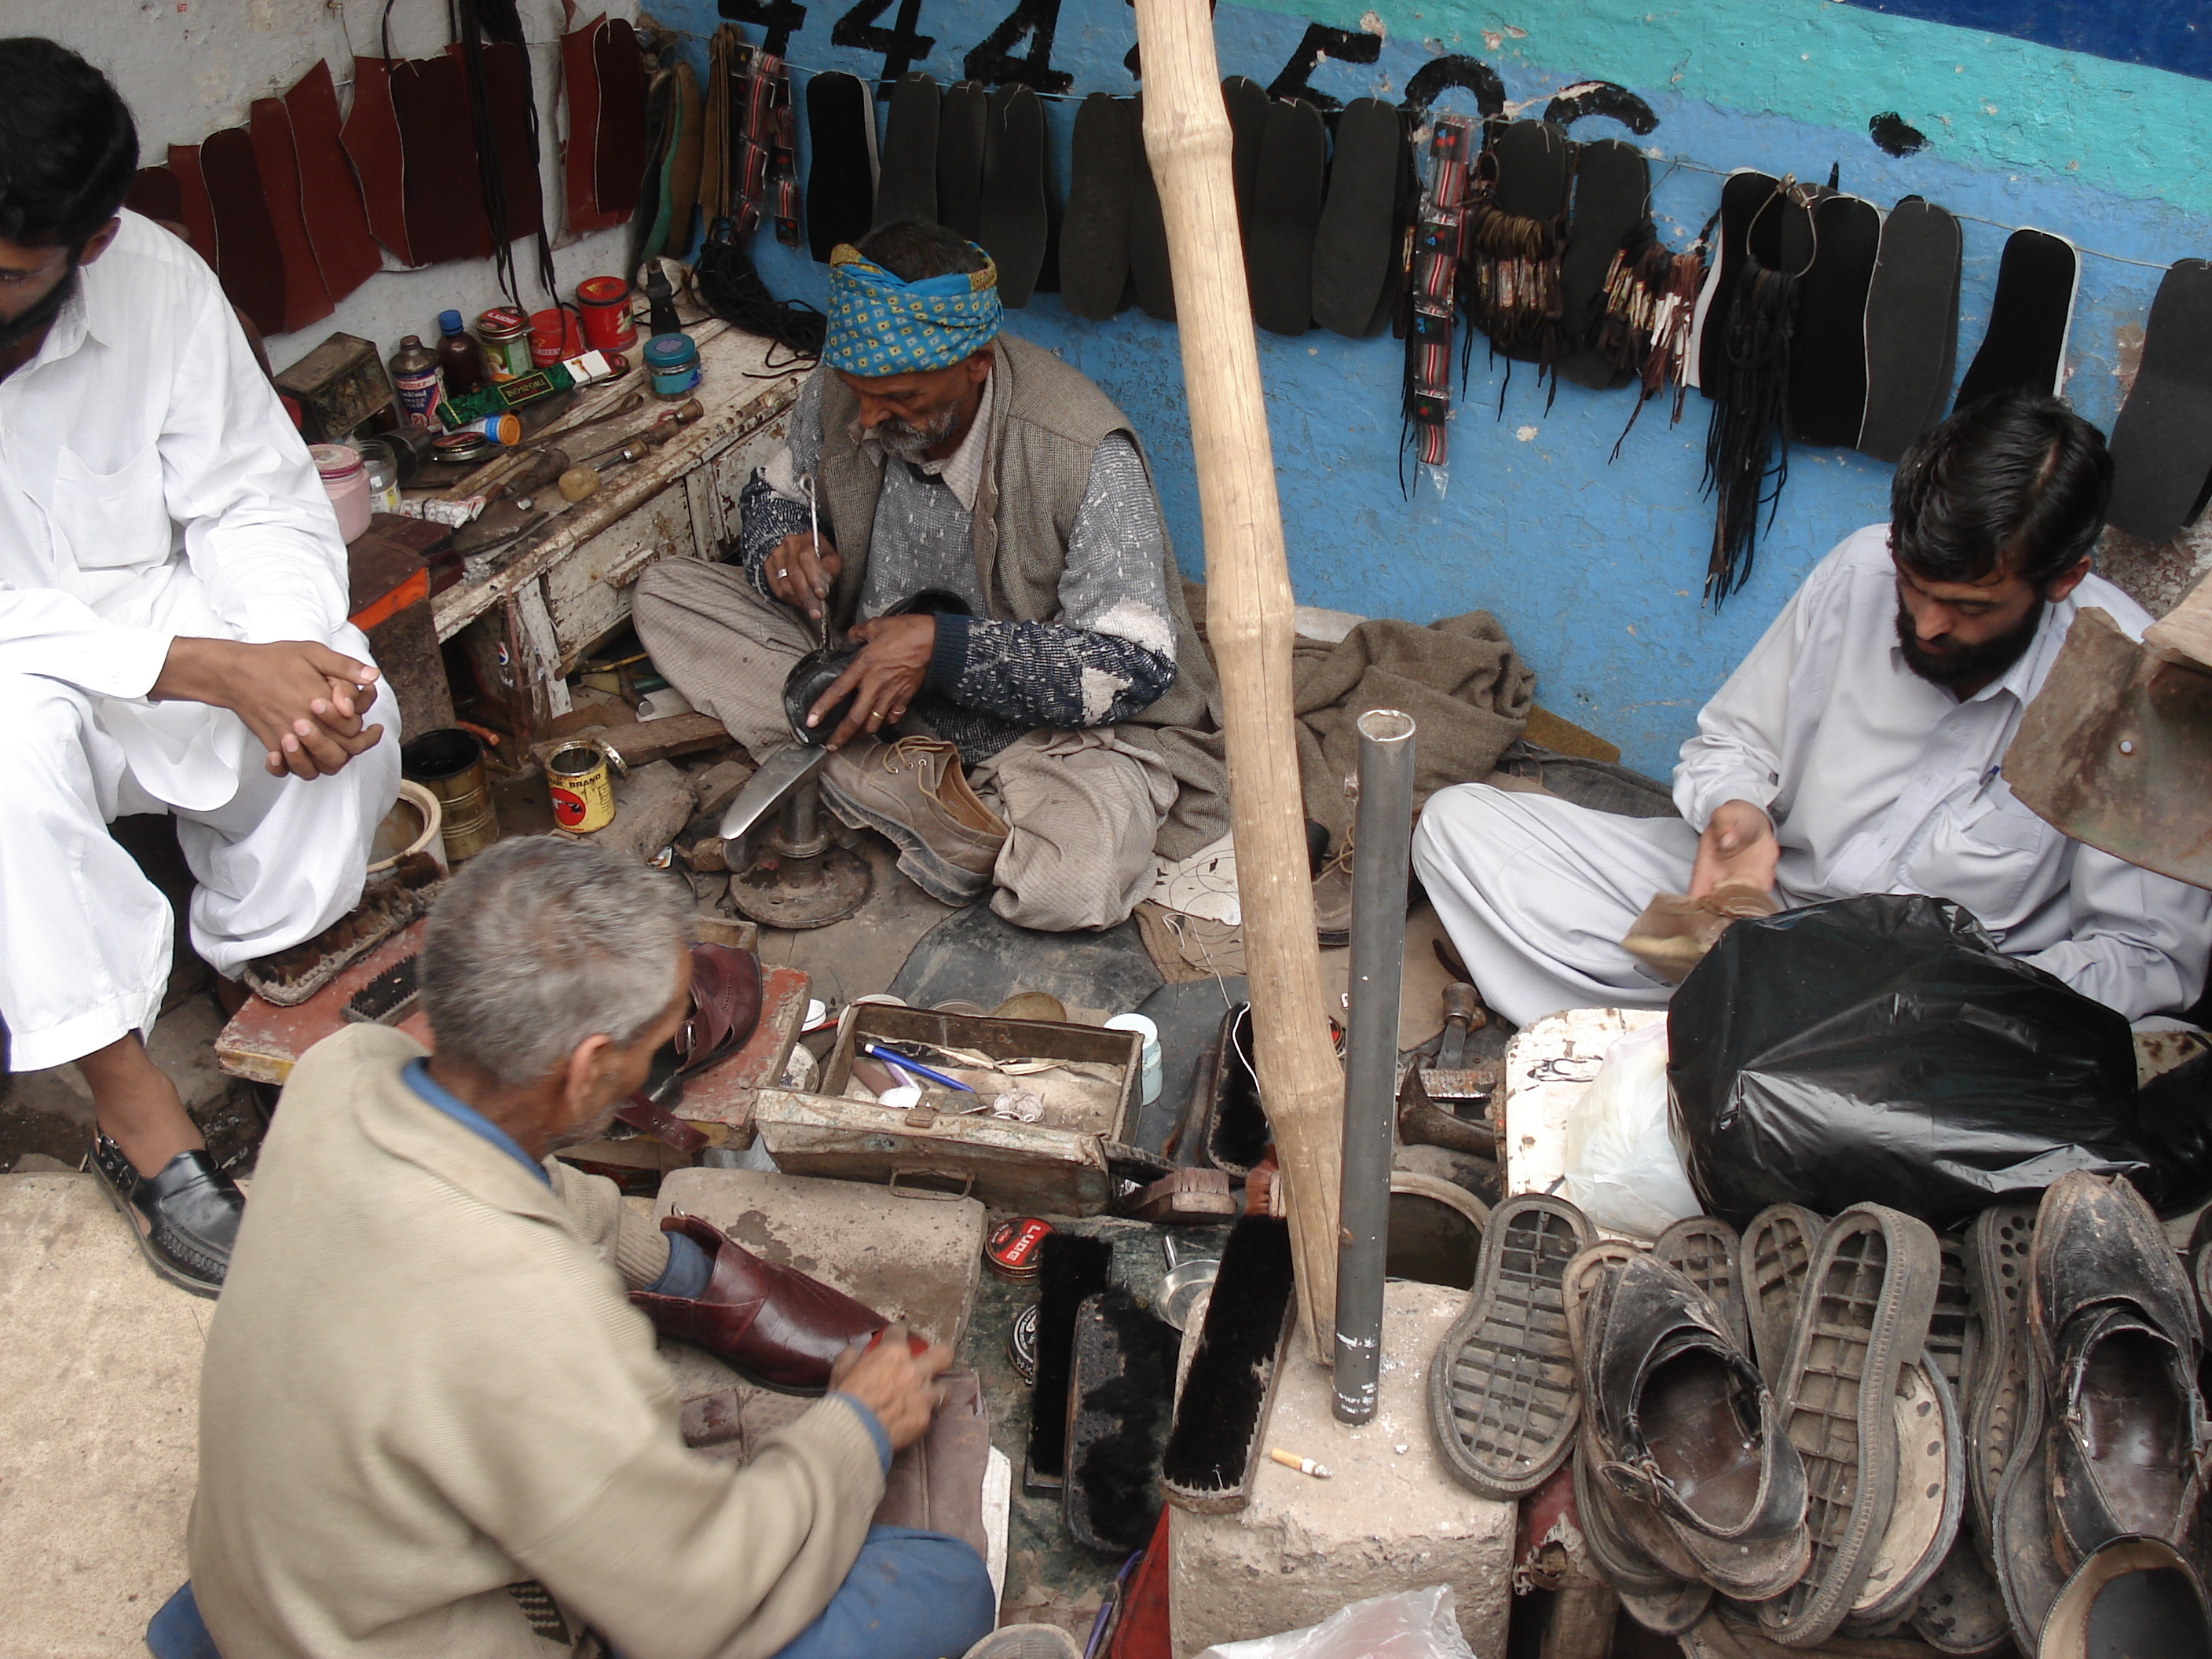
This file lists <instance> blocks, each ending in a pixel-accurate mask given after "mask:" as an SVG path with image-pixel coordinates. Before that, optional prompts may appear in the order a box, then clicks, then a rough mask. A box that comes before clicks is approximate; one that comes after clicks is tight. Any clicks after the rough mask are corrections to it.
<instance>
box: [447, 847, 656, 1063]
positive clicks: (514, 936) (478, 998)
mask: <svg viewBox="0 0 2212 1659" xmlns="http://www.w3.org/2000/svg"><path fill="white" fill-rule="evenodd" d="M689 934H690V917H689V915H688V910H687V907H686V906H685V905H684V903H683V902H681V900H680V899H679V898H678V894H677V891H676V890H675V888H674V886H673V884H671V882H670V881H669V880H668V878H666V877H665V876H663V875H661V874H660V873H659V872H656V871H653V870H650V869H647V867H645V866H643V865H636V864H623V863H618V862H617V861H616V860H614V859H612V858H611V857H609V856H608V855H607V854H605V853H603V852H601V851H600V850H599V848H596V847H592V846H587V845H586V844H584V843H583V842H571V841H562V840H561V839H560V838H558V837H557V836H527V837H525V838H523V839H520V840H517V841H508V842H501V843H500V844H499V845H498V846H496V847H494V848H490V849H489V850H488V851H486V852H484V853H483V854H480V855H479V856H478V857H477V859H476V860H474V861H473V862H472V863H471V864H470V865H469V866H468V867H467V868H466V869H465V870H464V871H463V872H461V873H460V874H459V875H458V876H456V877H454V878H453V880H452V881H451V882H450V883H449V884H447V888H446V890H445V892H444V893H442V894H441V895H440V896H439V899H438V902H437V904H436V906H435V908H433V909H432V910H431V912H430V925H429V927H428V930H427V931H426V933H425V937H424V939H423V943H422V961H421V962H420V963H419V964H417V965H418V968H419V977H420V979H421V981H422V1005H423V1010H424V1012H426V1013H427V1014H428V1016H429V1020H430V1032H431V1035H432V1036H434V1037H435V1038H436V1040H437V1045H438V1051H439V1052H440V1053H441V1054H450V1055H453V1057H455V1058H456V1059H458V1060H461V1061H462V1062H463V1063H464V1064H465V1065H469V1066H476V1067H477V1068H480V1069H481V1070H483V1071H485V1072H488V1073H490V1074H491V1075H492V1076H494V1077H495V1078H497V1079H499V1080H500V1081H501V1083H504V1084H506V1085H508V1086H509V1087H512V1088H528V1087H530V1086H532V1085H535V1084H538V1083H542V1082H544V1080H545V1079H547V1078H548V1077H550V1076H551V1075H552V1074H553V1073H554V1072H555V1071H556V1069H557V1068H558V1067H559V1066H561V1065H562V1063H563V1062H564V1061H566V1060H567V1059H568V1056H569V1055H570V1054H573V1053H574V1051H575V1048H576V1046H577V1045H578V1044H579V1043H580V1042H584V1041H585V1039H586V1038H587V1037H592V1036H600V1035H605V1036H606V1037H608V1038H609V1039H610V1040H611V1041H612V1042H614V1043H616V1044H617V1046H619V1047H624V1048H627V1047H628V1046H629V1044H631V1043H634V1042H636V1041H637V1040H638V1039H639V1038H640V1037H641V1036H644V1034H645V1033H646V1032H647V1031H648V1030H651V1029H652V1027H653V1022H654V1021H655V1020H657V1019H659V1018H660V1017H661V1016H662V1015H663V1014H664V1013H665V1012H667V1011H668V1005H669V1003H670V1001H671V999H672V998H673V997H674V996H675V994H676V982H675V976H674V967H673V963H674V961H675V957H676V953H677V951H678V948H679V947H681V946H682V945H684V941H685V939H687V938H688V937H689Z"/></svg>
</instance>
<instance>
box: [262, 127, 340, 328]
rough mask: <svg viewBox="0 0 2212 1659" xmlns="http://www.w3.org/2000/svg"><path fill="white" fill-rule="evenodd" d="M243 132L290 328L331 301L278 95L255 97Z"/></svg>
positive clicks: (322, 313) (318, 314) (324, 311)
mask: <svg viewBox="0 0 2212 1659" xmlns="http://www.w3.org/2000/svg"><path fill="white" fill-rule="evenodd" d="M246 133H247V136H248V137H251V138H252V141H253V161H254V165H255V167H257V168H258V170H259V172H260V173H261V199H262V202H263V203H264V204H265V205H266V206H267V208H268V210H269V226H270V229H271V230H273V231H275V232H276V246H277V247H278V248H279V249H280V250H282V252H283V258H284V331H285V332H286V333H288V334H289V333H290V332H291V331H293V330H294V329H295V328H305V327H306V326H307V325H308V324H309V323H312V322H315V321H317V320H319V319H322V318H325V317H327V316H329V315H330V314H331V311H332V310H334V309H335V307H333V306H332V304H331V294H330V290H329V289H327V288H325V286H324V285H323V272H322V268H321V266H319V264H316V263H315V251H314V248H313V246H312V245H311V244H310V243H309V242H308V240H307V213H306V210H305V209H304V208H303V207H302V206H301V198H300V156H299V153H298V151H296V150H295V149H293V147H292V117H291V115H290V113H289V112H288V111H287V110H286V109H285V107H284V104H283V100H281V99H276V98H257V99H255V100H253V102H252V106H250V107H249V108H248V109H247V111H246Z"/></svg>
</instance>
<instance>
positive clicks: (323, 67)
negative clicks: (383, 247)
mask: <svg viewBox="0 0 2212 1659" xmlns="http://www.w3.org/2000/svg"><path fill="white" fill-rule="evenodd" d="M284 107H285V109H286V111H287V112H289V114H290V115H291V118H292V148H293V150H294V152H295V154H296V155H298V156H299V158H300V206H301V211H302V212H303V213H304V214H305V215H306V216H307V243H308V246H311V247H313V249H314V251H315V264H317V265H318V266H319V268H320V269H321V270H322V273H323V286H324V287H325V289H328V290H329V292H330V296H331V300H332V301H338V300H343V299H344V298H345V296H346V295H349V294H350V293H352V292H353V291H354V289H357V288H359V287H360V286H361V285H362V283H365V282H367V281H368V279H369V278H370V277H372V276H374V275H376V273H377V272H378V271H380V270H383V269H384V256H383V255H382V254H381V253H380V252H378V251H377V246H376V237H375V234H374V233H373V232H372V231H371V230H370V229H369V228H368V209H367V208H366V207H365V206H364V205H363V204H362V194H361V183H360V181H359V180H358V179H356V178H355V177H354V172H353V163H352V162H351V161H349V160H348V159H347V157H346V149H345V145H344V143H343V142H342V141H341V139H340V137H339V132H340V124H339V120H338V94H337V88H336V87H335V86H334V85H332V84H331V66H330V65H329V64H327V63H325V62H324V61H323V60H322V59H321V58H317V59H316V60H315V66H314V67H313V69H311V70H308V71H307V74H305V75H303V76H301V77H300V82H299V84H298V85H297V86H295V87H294V88H292V89H291V91H289V92H288V93H286V94H284Z"/></svg>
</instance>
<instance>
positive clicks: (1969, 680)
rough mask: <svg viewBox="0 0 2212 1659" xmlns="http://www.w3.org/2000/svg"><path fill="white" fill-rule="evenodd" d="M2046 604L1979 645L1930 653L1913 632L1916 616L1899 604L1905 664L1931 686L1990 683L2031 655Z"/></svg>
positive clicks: (1899, 634) (1899, 631)
mask: <svg viewBox="0 0 2212 1659" xmlns="http://www.w3.org/2000/svg"><path fill="white" fill-rule="evenodd" d="M2043 607H2044V601H2043V600H2041V599H2038V600H2036V602H2035V604H2034V605H2033V606H2031V607H2030V608H2029V610H2028V613H2027V615H2026V616H2025V617H2021V619H2020V621H2019V623H2017V624H2015V626H2014V627H2012V628H2011V629H2008V630H2007V631H2006V632H2004V633H2002V634H1999V635H1996V637H1995V638H1993V639H1986V640H1984V641H1982V642H1981V643H1980V644H1979V645H1966V646H1954V647H1951V649H1949V650H1948V651H1930V650H1929V648H1928V647H1926V646H1924V645H1923V644H1921V643H1920V640H1919V637H1918V635H1916V634H1914V632H1913V631H1912V617H1911V614H1910V613H1909V612H1907V611H1906V610H1905V601H1904V600H1903V599H1899V601H1898V602H1897V644H1898V648H1899V650H1901V651H1903V652H1904V653H1905V666H1906V667H1907V668H1910V669H1911V671H1913V672H1914V673H1916V674H1917V675H1919V676H1920V678H1922V679H1923V680H1926V681H1927V682H1928V683H1929V684H1930V685H1940V686H1942V688H1943V689H1944V690H1947V691H1948V690H1956V689H1957V688H1958V687H1960V686H1961V685H1973V684H1984V685H1985V684H1988V683H1989V682H1990V681H1991V680H1993V679H1995V678H1997V676H1998V675H2000V674H2002V673H2003V672H2004V671H2005V670H2007V669H2008V668H2010V667H2011V666H2012V665H2014V664H2015V663H2016V662H2018V661H2019V660H2020V659H2021V658H2022V657H2024V656H2026V655H2027V647H2029V646H2031V645H2033V644H2034V643H2035V630H2036V629H2039V628H2040V627H2041V626H2043Z"/></svg>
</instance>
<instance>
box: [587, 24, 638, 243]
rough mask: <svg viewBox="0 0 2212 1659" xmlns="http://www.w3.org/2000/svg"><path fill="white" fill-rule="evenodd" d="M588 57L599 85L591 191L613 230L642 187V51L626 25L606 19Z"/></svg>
mask: <svg viewBox="0 0 2212 1659" xmlns="http://www.w3.org/2000/svg"><path fill="white" fill-rule="evenodd" d="M592 58H593V61H594V62H595V63H596V64H598V66H599V142H598V144H597V146H596V148H595V149H594V152H593V155H592V194H593V197H594V198H595V199H596V200H597V201H598V203H599V219H600V222H602V223H603V224H608V225H618V224H620V223H622V222H623V221H624V220H626V219H628V218H629V216H630V215H631V214H632V213H634V212H635V210H636V209H637V198H638V195H639V193H640V192H641V191H642V190H643V188H644V185H645V165H646V134H645V52H644V49H643V48H642V47H641V46H639V45H638V40H637V31H636V30H635V28H633V27H631V26H630V24H629V20H627V19H626V18H621V17H610V18H609V19H607V21H606V24H605V27H603V28H601V29H600V30H599V34H598V36H597V38H596V39H595V40H593V42H592Z"/></svg>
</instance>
